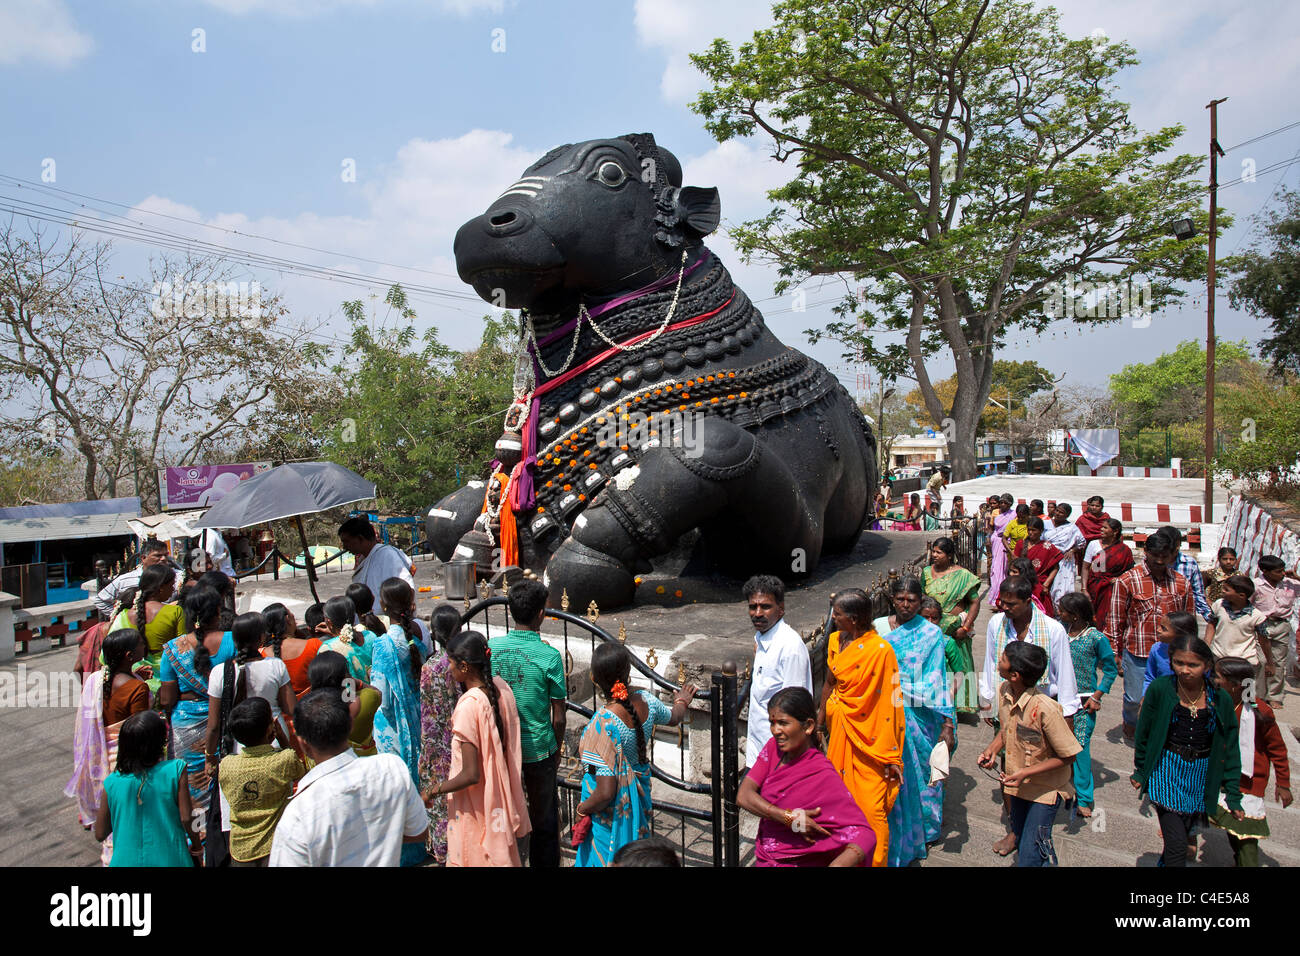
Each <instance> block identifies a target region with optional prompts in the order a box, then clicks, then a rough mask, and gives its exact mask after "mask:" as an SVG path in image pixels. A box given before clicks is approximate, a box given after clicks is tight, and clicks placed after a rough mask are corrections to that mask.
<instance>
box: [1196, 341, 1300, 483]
mask: <svg viewBox="0 0 1300 956" xmlns="http://www.w3.org/2000/svg"><path fill="white" fill-rule="evenodd" d="M1215 412H1216V417H1217V418H1218V421H1219V423H1220V426H1221V436H1220V438H1221V441H1222V448H1221V450H1220V451H1219V453H1218V454H1217V455H1215V458H1214V467H1215V475H1216V477H1217V478H1218V480H1219V481H1221V482H1223V483H1225V484H1226V483H1228V482H1229V481H1230V480H1232V479H1238V478H1239V479H1243V480H1244V481H1245V482H1246V485H1247V487H1248V489H1249V490H1251V491H1254V492H1257V493H1264V494H1268V495H1270V496H1272V497H1276V498H1283V499H1289V500H1295V499H1296V498H1298V497H1300V479H1298V478H1297V475H1298V472H1297V470H1296V463H1297V460H1300V379H1297V377H1296V376H1295V375H1292V374H1289V373H1287V374H1283V375H1270V374H1268V373H1267V371H1266V370H1265V369H1264V368H1263V367H1262V366H1260V365H1259V364H1253V365H1250V366H1247V367H1246V368H1245V369H1244V370H1243V373H1242V381H1241V382H1240V384H1239V385H1238V386H1237V387H1234V388H1230V389H1227V390H1225V392H1224V393H1223V394H1222V396H1221V397H1220V396H1216V399H1215Z"/></svg>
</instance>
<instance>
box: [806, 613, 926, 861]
mask: <svg viewBox="0 0 1300 956" xmlns="http://www.w3.org/2000/svg"><path fill="white" fill-rule="evenodd" d="M831 624H832V625H833V626H834V627H835V631H834V632H833V633H832V634H831V636H830V640H829V642H828V643H827V648H826V684H825V686H824V687H823V688H822V696H821V705H820V707H819V708H818V710H819V713H818V723H819V724H825V725H826V726H827V728H828V729H829V733H828V735H827V746H826V756H827V757H829V758H830V761H831V763H832V764H833V765H834V766H835V769H836V770H838V771H839V773H840V776H841V777H843V778H844V785H845V786H846V787H848V788H849V793H851V794H852V795H853V800H854V802H856V803H857V805H858V807H859V808H860V809H861V810H862V812H863V814H864V815H865V816H866V818H867V822H868V823H870V824H871V829H872V830H873V831H875V834H876V848H875V853H874V855H873V856H872V859H871V865H872V866H884V865H885V863H886V861H887V860H888V858H889V811H890V809H892V808H893V805H894V800H895V798H896V797H897V796H898V788H899V787H900V786H901V785H902V782H903V737H904V733H905V730H906V718H905V716H904V713H903V699H902V694H901V693H900V690H899V676H898V659H897V657H895V655H894V649H893V647H891V646H890V644H889V642H888V641H887V640H885V639H884V638H882V637H881V636H880V635H879V634H877V633H876V632H875V631H874V630H872V628H871V601H870V599H868V597H867V595H866V594H865V593H864V592H863V591H861V590H860V589H858V588H849V589H847V590H844V591H841V592H840V593H839V594H837V595H835V600H834V602H833V603H832V605H831Z"/></svg>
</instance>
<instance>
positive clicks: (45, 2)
mask: <svg viewBox="0 0 1300 956" xmlns="http://www.w3.org/2000/svg"><path fill="white" fill-rule="evenodd" d="M94 47H95V43H94V40H92V39H91V37H90V36H89V34H86V33H82V32H81V31H80V30H78V29H77V25H76V23H75V22H74V21H73V19H72V14H71V13H69V12H68V8H67V6H66V5H65V4H64V3H63V0H0V65H3V66H13V65H15V64H18V63H21V62H23V61H24V60H28V61H32V62H36V63H45V64H49V65H51V66H57V67H66V66H70V65H71V64H73V63H74V62H76V61H77V60H80V59H81V58H82V57H84V56H87V55H88V54H89V53H90V51H91V50H92V49H94Z"/></svg>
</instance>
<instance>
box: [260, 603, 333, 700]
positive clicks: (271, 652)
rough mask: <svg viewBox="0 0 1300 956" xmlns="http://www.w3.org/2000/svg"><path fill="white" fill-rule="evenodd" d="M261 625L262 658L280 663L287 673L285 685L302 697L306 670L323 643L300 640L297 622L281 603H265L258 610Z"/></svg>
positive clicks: (307, 685)
mask: <svg viewBox="0 0 1300 956" xmlns="http://www.w3.org/2000/svg"><path fill="white" fill-rule="evenodd" d="M261 616H262V624H263V627H264V628H265V629H266V636H265V638H264V640H265V650H263V651H262V655H263V656H264V657H277V658H279V659H280V660H282V661H284V666H285V668H286V669H287V670H288V672H289V683H290V684H291V685H292V687H293V692H294V694H295V696H297V697H298V698H299V699H301V698H302V696H303V695H304V694H306V693H307V691H309V690H311V681H310V680H308V679H307V668H308V667H310V666H311V662H312V661H313V660H314V659H315V658H316V655H317V654H318V653H320V649H321V647H322V646H323V641H322V640H321V638H319V637H302V636H300V634H299V632H298V629H297V628H298V622H297V621H295V620H294V618H293V614H292V613H291V612H290V611H289V609H288V608H286V607H285V606H284V605H283V604H268V605H267V606H266V607H265V608H264V609H263V610H262V615H261Z"/></svg>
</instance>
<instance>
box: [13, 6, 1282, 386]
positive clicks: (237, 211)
mask: <svg viewBox="0 0 1300 956" xmlns="http://www.w3.org/2000/svg"><path fill="white" fill-rule="evenodd" d="M1057 6H1058V8H1059V9H1061V11H1062V16H1063V25H1064V27H1065V28H1066V30H1067V32H1070V33H1071V34H1074V35H1079V36H1084V35H1088V34H1090V33H1092V32H1093V31H1094V30H1098V29H1100V30H1103V31H1104V32H1105V33H1106V34H1107V35H1108V36H1110V37H1111V38H1115V39H1127V40H1129V41H1130V42H1132V43H1133V44H1134V45H1135V46H1136V47H1137V48H1138V52H1139V55H1140V56H1141V58H1142V60H1143V63H1142V65H1141V66H1140V67H1138V68H1135V69H1132V70H1129V71H1126V73H1125V74H1123V76H1122V80H1121V93H1122V95H1123V96H1124V97H1125V98H1126V99H1127V100H1128V101H1129V102H1130V103H1131V104H1132V117H1133V119H1134V121H1135V122H1136V123H1137V124H1138V125H1139V126H1140V127H1141V128H1144V129H1151V128H1154V127H1157V126H1162V125H1169V124H1172V123H1183V124H1184V125H1186V126H1187V127H1188V133H1187V134H1186V135H1185V136H1184V138H1183V140H1182V142H1181V143H1180V151H1187V152H1201V151H1203V150H1204V148H1205V144H1206V141H1207V139H1208V114H1207V111H1206V110H1205V109H1204V108H1203V107H1204V104H1205V103H1206V102H1208V101H1209V100H1210V99H1211V98H1213V97H1219V96H1229V97H1230V98H1231V99H1230V100H1229V102H1227V103H1225V104H1224V105H1223V106H1222V107H1220V141H1221V142H1222V143H1223V144H1224V145H1225V146H1230V145H1232V144H1234V143H1237V142H1240V141H1242V140H1246V139H1249V138H1251V137H1253V136H1256V135H1258V134H1260V133H1263V132H1266V131H1269V130H1272V129H1274V128H1276V127H1279V126H1282V125H1284V124H1286V123H1289V122H1293V121H1295V120H1300V105H1298V104H1297V102H1296V98H1295V96H1294V90H1295V89H1296V88H1297V81H1298V80H1300V75H1298V73H1300V68H1298V67H1297V58H1296V56H1295V54H1294V43H1295V38H1296V37H1297V36H1300V5H1295V4H1289V5H1288V4H1287V3H1285V2H1262V3H1254V4H1250V5H1247V6H1246V8H1244V9H1243V8H1237V9H1226V8H1225V5H1223V4H1220V3H1214V2H1210V0H1179V2H1175V0H1152V2H1149V3H1124V2H1121V0H1091V2H1081V0H1070V2H1067V3H1063V4H1057ZM768 9H769V8H768V4H766V3H764V2H762V0H709V2H705V3H700V2H698V0H636V2H632V0H604V2H600V0H544V2H543V0H517V2H507V0H423V2H417V0H112V2H109V0H95V2H91V0H80V2H74V0H45V2H37V0H0V84H2V85H3V86H4V88H5V99H4V106H3V107H2V108H0V109H2V111H3V112H2V113H0V115H2V116H3V119H4V129H5V135H4V137H3V138H2V139H0V174H4V175H5V176H11V177H17V178H19V179H23V180H28V181H39V180H40V176H41V171H42V162H43V161H45V160H47V159H53V160H54V161H55V171H56V173H55V174H56V181H55V182H54V183H53V184H51V185H53V186H56V187H57V188H58V189H62V190H72V191H75V192H78V193H83V194H86V195H89V196H94V197H98V198H100V199H104V200H112V201H114V202H119V203H124V204H126V205H127V206H130V207H135V208H134V209H133V211H131V212H130V213H128V215H129V217H130V218H131V219H134V220H137V221H141V222H146V223H148V224H149V225H151V226H153V227H156V228H164V229H167V230H168V231H170V232H172V233H175V234H178V235H182V236H195V237H202V238H203V239H206V240H208V241H210V242H218V243H221V244H223V245H228V246H232V247H236V248H239V249H243V250H248V251H255V252H268V253H273V254H276V255H280V256H285V257H288V258H292V259H296V260H301V261H307V262H311V263H314V264H317V265H323V266H328V267H331V268H341V269H347V270H350V271H352V272H356V273H363V274H365V275H366V276H368V277H370V279H371V281H369V283H368V287H366V288H359V287H353V286H346V285H343V284H341V283H339V282H336V281H335V282H331V281H325V280H322V279H316V278H305V277H299V276H293V275H291V274H285V275H283V276H282V275H280V274H277V273H276V272H268V271H261V272H248V274H247V278H250V279H252V278H257V279H259V280H260V281H261V282H262V283H263V285H265V286H268V287H271V288H275V289H279V290H282V291H283V292H284V294H285V296H286V299H287V301H288V304H289V305H290V307H291V308H292V309H293V310H294V311H295V312H297V313H301V314H302V315H305V316H316V317H319V318H320V319H321V320H322V321H324V322H326V323H327V324H326V328H325V329H324V330H323V331H322V333H321V336H322V337H328V336H331V335H337V334H339V333H340V332H341V331H342V330H343V328H344V327H345V323H344V321H343V319H342V317H341V314H340V313H339V311H338V304H339V302H340V301H341V300H343V299H346V298H363V299H364V298H366V297H367V295H369V294H372V293H373V294H375V295H379V296H382V293H383V291H384V288H385V287H386V284H387V283H388V282H389V281H394V280H401V281H404V282H407V283H422V284H424V285H426V286H435V287H438V288H439V289H444V290H447V291H449V292H451V293H454V295H453V296H441V295H427V296H416V297H415V305H416V308H417V310H418V311H419V313H420V323H421V325H426V324H433V325H436V326H437V327H438V329H439V332H440V334H441V335H442V337H443V339H444V341H446V342H448V343H449V344H451V345H453V346H456V347H466V346H469V345H472V344H473V343H474V342H475V341H477V337H478V328H479V323H478V318H479V317H480V316H481V315H482V314H483V313H484V311H486V309H487V307H486V304H482V303H479V302H477V301H471V300H469V299H467V298H465V296H466V293H468V292H469V290H468V287H466V286H464V285H462V284H461V283H460V282H459V280H458V279H457V278H456V277H455V268H454V263H453V261H452V258H451V239H452V236H453V235H454V233H455V231H456V229H457V228H458V227H459V225H460V224H461V223H462V222H464V221H465V220H466V219H468V218H470V217H471V216H473V215H476V214H477V213H478V212H481V211H482V209H483V208H485V207H486V205H487V204H488V203H489V202H490V201H491V200H492V199H493V198H494V197H495V196H496V195H497V194H498V193H499V192H500V191H501V189H502V188H503V187H504V186H505V185H507V184H509V183H510V182H512V181H513V180H514V179H515V178H516V177H517V175H518V174H519V173H520V172H521V171H522V170H523V168H524V167H526V166H527V165H528V164H529V163H530V162H531V161H532V160H533V159H535V158H536V157H537V156H539V155H540V154H541V153H542V152H543V151H544V150H546V149H547V148H549V147H550V146H552V145H555V144H557V143H563V142H573V141H576V140H580V139H588V138H594V137H602V136H609V135H617V134H620V133H627V132H641V131H650V132H653V133H654V134H655V135H656V137H657V139H658V140H659V142H660V143H661V144H662V145H664V146H666V147H668V148H670V149H672V150H673V151H674V152H675V153H677V155H678V156H679V157H680V158H682V160H683V161H684V165H685V170H686V178H687V181H688V182H689V183H693V184H695V185H716V186H718V187H719V189H720V191H721V195H722V204H723V216H724V220H725V221H728V222H731V223H737V222H740V221H743V220H744V219H745V218H748V217H751V216H754V215H757V214H760V213H761V212H763V211H765V210H766V208H767V204H766V201H765V198H764V191H765V190H767V189H770V188H772V187H774V186H777V185H779V184H780V183H782V182H784V181H785V180H786V179H787V178H789V176H790V175H791V173H790V171H789V170H788V169H787V168H786V167H783V166H782V165H780V164H779V163H776V162H774V161H772V160H771V159H770V158H768V155H767V149H766V146H765V144H764V143H762V142H760V141H758V140H753V141H749V142H733V143H728V144H724V145H722V146H719V145H718V144H716V143H715V142H714V141H713V140H712V138H711V137H710V136H709V135H708V134H707V132H705V131H704V129H703V127H702V125H701V122H700V118H699V117H698V116H696V115H695V114H694V113H692V112H691V111H690V110H689V109H688V106H687V104H688V103H689V101H690V100H691V99H692V98H693V96H694V95H695V92H696V91H697V90H698V89H699V88H700V86H701V85H702V78H701V77H700V76H699V75H698V74H697V73H695V72H694V71H693V69H692V68H691V67H690V66H689V63H688V62H687V60H686V54H687V53H688V52H692V51H699V50H702V49H703V48H704V47H706V46H707V45H708V43H709V41H710V40H711V39H712V38H713V37H714V36H726V37H728V38H730V39H732V40H741V39H744V38H747V37H748V35H749V34H750V33H751V32H752V31H753V30H754V29H755V28H757V27H760V26H762V25H764V24H765V23H766V22H768V19H769V16H768ZM195 30H202V31H203V34H202V42H203V44H204V45H205V50H204V52H195V51H194V50H193V49H192V47H193V46H194V44H195V40H194V33H193V31H195ZM494 45H495V47H496V50H495V51H494ZM1297 150H1300V128H1297V129H1295V130H1291V131H1288V132H1286V133H1282V134H1280V135H1277V136H1273V137H1270V138H1268V139H1266V140H1263V141H1261V142H1259V143H1257V144H1253V145H1251V146H1249V147H1245V148H1243V149H1242V150H1239V151H1234V152H1233V153H1231V154H1230V155H1229V156H1228V157H1227V158H1226V159H1225V160H1224V161H1223V163H1222V166H1221V179H1223V180H1228V179H1233V178H1236V177H1238V176H1240V175H1241V172H1242V165H1241V163H1242V161H1243V160H1246V159H1250V160H1254V162H1255V164H1256V168H1258V169H1263V168H1264V167H1266V166H1267V165H1269V164H1270V163H1274V162H1278V161H1285V160H1287V159H1289V158H1290V157H1291V156H1293V155H1296V154H1297ZM349 159H350V160H353V161H355V167H356V172H357V175H356V181H355V182H344V181H343V179H342V177H341V175H340V174H341V170H342V164H343V163H344V161H345V160H349ZM1282 175H1284V176H1285V182H1286V184H1288V185H1290V186H1291V187H1293V188H1294V187H1296V185H1297V182H1300V163H1297V164H1295V165H1293V166H1290V167H1289V168H1287V169H1285V170H1284V171H1282ZM1278 181H1279V173H1277V172H1273V173H1269V174H1266V175H1262V176H1260V177H1259V178H1258V179H1257V180H1256V181H1255V182H1253V183H1242V184H1241V185H1238V186H1234V187H1232V188H1230V189H1227V190H1225V191H1224V192H1223V193H1222V194H1221V199H1220V203H1221V205H1223V206H1226V207H1227V208H1228V209H1229V210H1230V211H1231V212H1232V213H1234V214H1235V215H1236V216H1237V217H1238V225H1237V226H1236V227H1235V228H1234V229H1233V230H1232V231H1231V232H1229V233H1228V235H1227V237H1226V238H1225V239H1223V240H1221V244H1220V250H1221V254H1227V253H1230V252H1232V251H1233V250H1234V249H1236V248H1238V247H1240V245H1241V244H1242V243H1243V241H1245V240H1246V235H1247V231H1248V224H1247V223H1246V220H1247V219H1248V217H1249V216H1250V215H1252V214H1253V213H1254V212H1256V211H1257V210H1258V209H1260V208H1262V207H1263V206H1264V205H1265V204H1266V201H1267V200H1268V198H1269V197H1270V195H1273V193H1274V190H1275V188H1276V187H1277V184H1278ZM0 186H3V189H0V195H3V196H6V197H13V196H16V195H21V196H25V197H27V198H32V197H33V196H34V194H33V192H31V191H29V190H26V189H18V188H17V187H15V185H14V184H13V183H12V182H9V181H0ZM47 196H48V194H47ZM40 201H50V200H48V199H42V200H40ZM0 204H3V203H2V202H0ZM102 208H104V209H109V210H112V211H115V212H118V213H122V212H124V210H122V209H116V208H115V207H109V206H104V207H102ZM151 213H165V214H168V215H171V216H176V217H180V219H182V220H196V221H201V222H202V223H206V224H209V225H211V226H217V227H220V228H223V229H230V230H238V232H239V233H240V234H239V235H235V234H232V233H228V232H218V231H215V230H213V229H205V228H203V227H202V226H199V225H197V224H191V223H188V222H179V221H177V220H174V219H172V220H164V219H160V218H158V217H156V216H151V215H150V214H151ZM249 234H254V235H260V236H268V237H272V238H275V239H279V240H282V241H284V242H293V243H300V244H302V245H307V246H312V247H316V248H318V249H322V250H330V251H332V252H334V253H342V254H346V255H349V256H361V257H365V258H367V259H372V260H380V261H382V262H384V263H391V264H392V265H391V266H390V265H378V264H375V263H363V262H358V261H355V260H352V259H348V258H346V257H344V256H340V255H329V254H322V253H318V252H312V251H307V250H303V249H294V248H290V247H286V246H283V245H277V244H273V243H264V242H261V241H259V240H256V239H253V238H251V237H250V235H249ZM709 244H710V245H711V246H712V247H713V248H714V249H715V250H717V251H718V252H719V253H720V254H721V255H722V256H723V257H724V258H725V259H726V260H727V261H728V263H729V265H731V266H732V269H733V273H734V274H735V275H736V277H737V280H738V281H739V282H740V283H741V284H742V285H743V286H744V287H745V288H746V289H747V291H748V292H749V293H750V295H751V297H753V298H754V299H756V300H763V299H766V298H768V297H770V296H771V295H772V290H771V286H772V282H773V281H774V278H775V273H774V270H772V269H771V268H769V267H766V266H763V265H760V264H753V265H750V266H742V265H741V264H740V263H739V262H738V261H737V259H736V256H735V254H734V250H733V249H732V248H731V244H730V242H729V241H728V240H727V239H726V238H725V236H715V237H713V238H712V239H711V240H710V243H709ZM116 248H117V259H116V262H117V264H118V267H119V272H120V273H121V274H123V275H125V276H127V277H128V279H134V280H137V281H138V280H140V279H142V278H143V276H144V263H145V258H146V257H147V255H148V254H149V251H150V250H149V247H148V246H142V245H138V244H136V243H131V242H126V241H119V242H118V243H117V245H116ZM821 283H822V280H813V281H812V282H810V283H808V284H807V286H806V289H807V299H808V302H809V303H810V307H809V309H808V311H807V312H804V313H792V312H791V311H790V308H789V303H788V301H787V300H771V301H768V302H764V303H762V306H761V307H762V308H763V309H764V311H765V313H766V315H767V317H768V321H769V323H770V324H771V325H772V327H773V328H774V329H775V330H776V331H777V333H778V334H779V335H780V336H781V337H782V338H783V339H784V340H785V341H786V342H787V344H790V345H793V346H796V347H800V348H804V349H805V350H807V351H810V352H811V353H812V354H814V355H815V356H816V357H818V358H820V359H821V360H822V361H825V362H827V364H829V365H831V366H832V367H834V368H835V369H836V371H837V372H838V373H839V374H840V376H841V378H842V379H843V380H844V381H845V382H846V384H848V385H849V386H850V387H851V388H852V387H853V386H854V385H855V384H856V378H855V374H854V369H853V368H852V367H850V366H848V365H846V364H845V363H844V362H843V361H842V360H841V359H840V357H839V349H838V347H836V346H835V345H833V344H827V345H819V346H817V347H815V348H812V347H809V346H808V344H807V341H806V339H805V338H804V336H803V334H802V330H803V329H805V328H808V327H809V326H813V325H818V324H820V323H821V322H824V321H826V320H827V319H828V318H829V317H830V316H829V309H828V305H825V304H820V303H829V302H831V301H833V300H834V299H836V298H837V296H838V292H837V290H836V286H835V284H834V283H833V282H832V281H827V282H826V283H825V284H824V285H822V284H821ZM1204 307H1205V301H1204V292H1203V290H1199V291H1198V292H1197V293H1195V294H1193V295H1192V296H1190V297H1189V299H1188V301H1187V303H1186V304H1185V305H1184V306H1183V307H1182V308H1181V309H1177V310H1171V311H1168V312H1165V313H1162V314H1161V315H1158V316H1156V318H1155V320H1154V321H1153V322H1152V324H1151V326H1150V328H1146V329H1135V328H1132V327H1129V326H1123V325H1117V326H1108V327H1104V328H1099V329H1096V330H1089V331H1087V332H1082V331H1078V330H1071V331H1070V332H1069V335H1068V338H1067V337H1064V336H1063V335H1062V331H1063V328H1064V327H1063V326H1058V327H1057V328H1055V329H1053V330H1051V331H1049V333H1048V334H1047V335H1046V336H1044V337H1041V338H1035V339H1033V340H1026V341H1021V342H1017V343H1013V344H1012V346H1011V347H1009V348H1008V349H1007V351H1006V352H1005V357H1008V358H1015V359H1026V358H1033V359H1035V360H1037V361H1039V362H1040V363H1041V364H1043V365H1045V366H1047V367H1048V368H1050V369H1052V370H1053V371H1054V372H1056V373H1057V374H1060V373H1061V372H1066V373H1067V375H1068V378H1067V381H1068V382H1072V383H1096V384H1102V383H1104V381H1105V378H1106V376H1107V375H1108V374H1110V373H1112V372H1115V371H1117V370H1118V369H1119V367H1120V366H1121V365H1122V364H1124V363H1126V362H1135V361H1148V360H1150V359H1151V358H1154V357H1155V356H1156V355H1158V354H1159V353H1160V352H1162V351H1166V350H1167V349H1169V348H1171V347H1172V345H1173V344H1174V343H1175V342H1177V341H1179V340H1180V339H1186V338H1196V337H1201V338H1203V337H1204V332H1205V324H1204ZM1218 325H1219V331H1220V334H1221V335H1223V336H1226V337H1230V338H1246V339H1249V340H1250V341H1251V342H1255V341H1257V340H1258V339H1259V337H1260V336H1261V334H1262V332H1263V330H1264V324H1263V323H1261V322H1259V321H1257V320H1254V319H1251V318H1250V317H1248V316H1244V315H1239V314H1236V313H1234V312H1233V311H1232V310H1230V309H1229V308H1228V306H1227V301H1226V297H1223V296H1221V298H1220V300H1219V305H1218ZM950 364H951V363H945V362H943V361H942V360H936V361H935V363H934V365H933V367H932V370H931V372H932V374H933V375H938V376H942V375H944V374H947V373H948V371H949V370H950ZM904 387H908V383H904Z"/></svg>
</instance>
